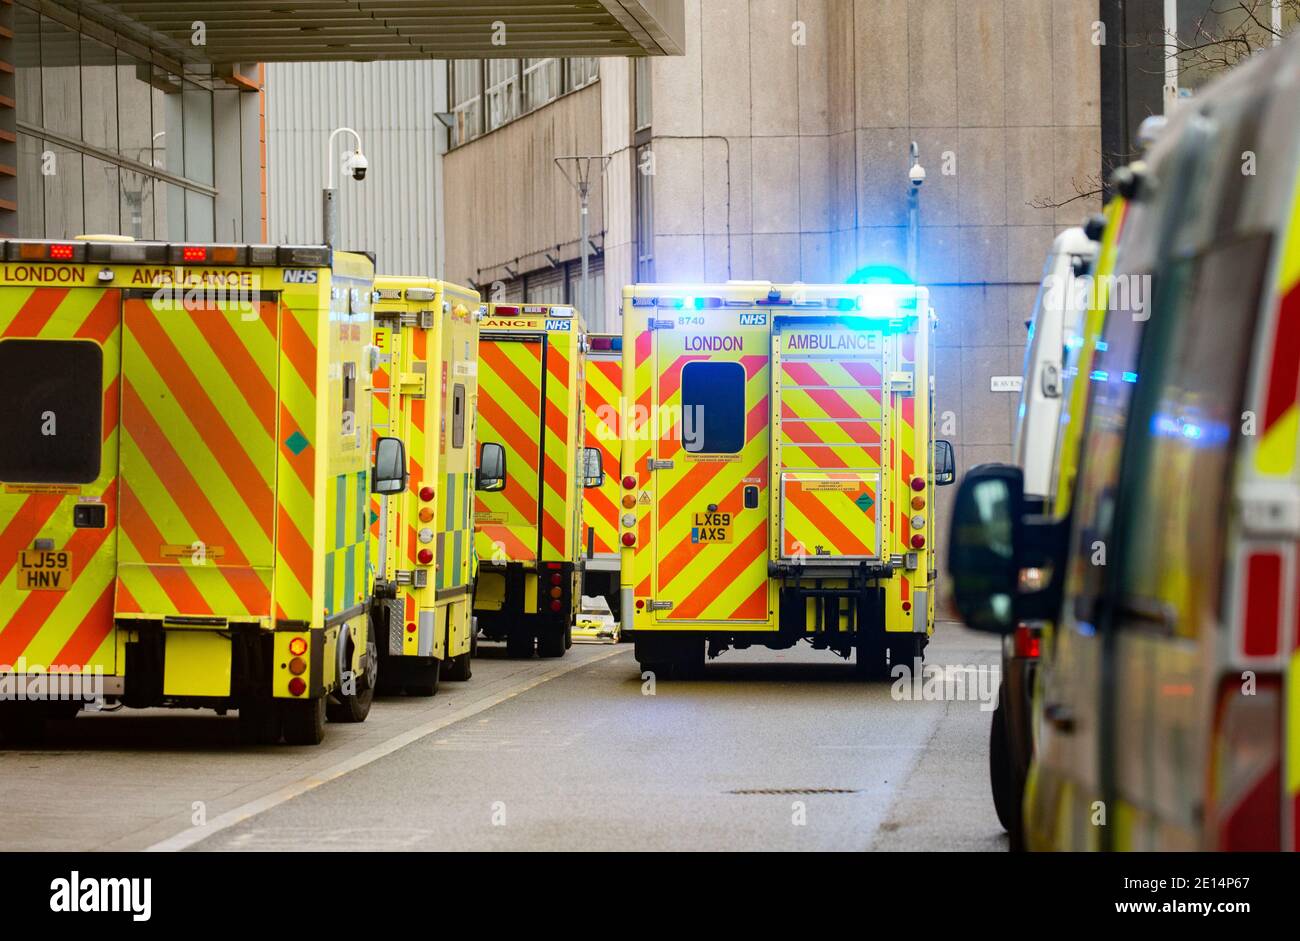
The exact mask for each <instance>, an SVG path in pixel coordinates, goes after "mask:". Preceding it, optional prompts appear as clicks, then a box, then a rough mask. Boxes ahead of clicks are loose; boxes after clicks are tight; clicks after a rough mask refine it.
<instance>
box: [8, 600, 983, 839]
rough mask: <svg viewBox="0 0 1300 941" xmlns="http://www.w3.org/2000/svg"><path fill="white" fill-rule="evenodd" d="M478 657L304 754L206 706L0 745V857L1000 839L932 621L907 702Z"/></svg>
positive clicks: (769, 667) (812, 678) (774, 659)
mask: <svg viewBox="0 0 1300 941" xmlns="http://www.w3.org/2000/svg"><path fill="white" fill-rule="evenodd" d="M479 651H480V657H479V658H478V659H477V660H476V661H475V667H474V678H473V679H472V680H471V681H470V682H469V683H465V684H452V683H446V682H444V683H443V685H442V689H441V691H440V692H439V693H438V695H437V696H436V697H435V698H434V699H431V700H426V699H408V698H398V699H386V700H381V701H380V702H378V703H377V704H376V706H375V708H374V709H373V711H372V712H371V716H370V718H369V720H368V721H366V722H365V723H363V724H361V725H357V726H337V725H331V726H329V727H328V729H327V735H326V742H325V744H324V745H322V746H320V747H317V748H291V747H288V746H276V747H243V746H240V745H239V744H238V735H237V729H236V720H235V719H234V718H233V717H227V718H222V717H218V716H216V715H215V714H212V713H178V712H170V711H163V710H149V711H143V712H129V711H123V712H118V713H114V714H101V715H83V716H82V717H80V718H78V719H77V720H75V721H73V722H65V723H57V724H55V725H53V726H52V732H51V735H50V740H49V743H48V744H47V746H46V747H45V748H43V749H40V750H30V751H7V752H0V781H3V782H4V788H3V789H4V792H5V799H4V800H3V801H2V802H0V849H4V850H14V849H69V850H73V849H77V850H84V849H155V850H182V849H198V850H264V851H265V850H271V851H274V850H280V849H306V850H345V849H372V850H426V849H522V850H540V849H573V850H577V849H653V850H691V849H742V850H743V849H783V850H786V849H788V850H797V849H843V850H863V849H883V850H892V849H904V850H944V849H962V850H1001V849H1005V847H1006V837H1005V836H1004V835H1003V833H1002V832H1001V828H1000V827H999V826H998V823H997V819H996V817H995V816H994V812H993V805H992V799H991V796H990V794H989V785H988V771H987V760H988V758H987V747H988V726H989V717H990V713H989V712H988V711H986V709H987V708H988V707H985V708H981V704H980V702H978V701H975V700H976V697H977V695H978V692H979V682H978V681H979V679H980V673H979V671H980V669H981V668H987V667H989V666H991V665H993V664H995V663H996V662H997V647H996V641H995V640H992V639H988V638H985V637H981V636H979V635H976V634H972V633H970V632H968V631H966V630H964V629H962V628H960V627H959V626H957V625H955V624H951V623H944V624H941V625H940V629H939V632H938V634H937V635H936V638H935V641H934V642H933V643H932V644H931V647H930V652H929V655H928V657H927V664H929V665H933V666H943V665H947V666H951V667H952V668H953V670H950V671H949V675H948V676H947V682H946V683H942V684H941V683H938V682H934V681H933V680H932V681H931V682H930V683H929V684H927V685H926V686H923V687H921V688H920V689H919V690H909V692H910V691H919V692H921V693H923V698H921V699H919V700H915V699H914V700H907V699H902V698H900V697H899V696H898V694H897V693H898V686H899V684H896V683H893V682H889V681H882V682H876V683H863V682H860V681H858V680H856V679H855V678H854V676H853V669H852V666H851V665H850V664H847V663H845V662H843V661H840V660H839V659H838V658H836V657H835V656H834V655H833V654H829V653H824V652H816V651H812V650H811V649H808V648H806V647H802V646H801V647H800V648H796V649H795V650H793V651H784V652H773V651H767V650H750V651H745V652H730V653H728V654H726V655H724V656H723V657H722V658H721V659H719V660H716V661H713V662H712V663H710V664H709V665H708V666H707V667H706V670H705V673H704V675H703V676H702V678H700V679H698V680H691V681H675V682H669V681H664V682H659V683H657V684H647V683H646V682H645V681H644V680H643V679H642V677H641V676H640V674H639V673H638V671H637V666H636V662H635V661H634V660H633V658H632V653H631V648H630V645H623V646H620V647H608V646H585V645H584V646H578V645H575V647H574V648H573V650H571V651H570V653H569V655H568V656H566V657H565V658H564V659H562V660H560V661H541V660H532V661H527V662H520V661H511V660H507V659H505V656H504V650H502V649H501V648H500V647H497V646H496V645H492V644H482V645H480V648H479ZM983 680H984V688H985V692H988V691H990V690H991V689H993V688H995V687H996V682H995V681H994V680H992V679H991V678H990V676H989V675H987V674H985V675H984V677H983ZM938 691H946V693H945V695H944V697H943V698H942V699H938V698H935V693H936V692H938ZM959 697H961V698H959Z"/></svg>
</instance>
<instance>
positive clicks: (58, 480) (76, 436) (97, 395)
mask: <svg viewBox="0 0 1300 941" xmlns="http://www.w3.org/2000/svg"><path fill="white" fill-rule="evenodd" d="M19 269H22V271H23V272H25V273H26V277H27V278H28V279H30V280H36V279H41V280H49V281H57V282H58V286H54V285H49V286H40V287H33V286H30V285H23V284H19V283H14V281H16V280H17V279H16V278H15V274H16V272H18V270H19ZM85 271H86V269H82V268H76V267H73V266H57V267H56V266H54V265H45V264H31V265H25V264H24V265H8V266H6V269H5V283H4V284H3V286H0V403H2V404H0V429H3V431H2V437H3V442H4V443H3V446H2V447H0V671H5V672H8V671H10V670H12V671H15V672H31V671H33V670H42V671H43V670H48V669H50V668H53V667H61V668H66V669H71V670H79V671H82V672H93V671H96V670H102V671H103V673H104V674H106V675H109V676H112V675H115V674H116V666H117V664H116V643H115V640H114V637H113V579H114V574H115V572H116V554H117V515H118V514H117V490H118V485H119V480H118V467H117V458H118V436H119V424H118V401H119V398H118V397H119V392H120V381H119V373H120V369H121V343H122V316H121V309H122V308H121V305H122V295H121V292H120V291H118V290H116V289H112V288H99V287H94V286H90V287H77V286H75V285H77V284H83V283H86V282H87V281H88V278H86V276H85ZM60 273H61V274H60ZM11 278H13V279H14V280H13V281H11V280H10V279H11ZM60 279H61V280H60ZM89 283H91V284H92V285H93V281H90V282H89Z"/></svg>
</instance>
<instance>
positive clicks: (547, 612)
mask: <svg viewBox="0 0 1300 941" xmlns="http://www.w3.org/2000/svg"><path fill="white" fill-rule="evenodd" d="M479 329H480V333H479V398H478V446H479V454H480V461H479V463H480V467H481V471H480V477H481V478H482V482H483V486H482V487H481V488H480V490H479V492H478V494H477V496H476V499H475V504H474V527H475V533H476V535H475V551H476V555H477V559H478V565H479V570H478V579H477V581H476V583H475V586H474V614H475V616H476V617H477V619H478V628H479V630H480V631H481V632H482V634H483V636H484V637H486V638H488V639H489V640H504V641H505V642H506V651H507V655H508V656H511V657H531V656H532V655H533V652H534V650H536V652H537V654H538V655H539V656H541V657H562V656H564V653H565V651H566V650H568V648H569V646H570V645H571V643H572V630H573V623H574V620H575V618H576V616H577V612H578V606H579V603H580V598H581V596H580V589H581V575H582V568H583V562H584V559H583V554H582V544H581V543H582V512H583V489H584V486H585V485H587V486H591V487H599V486H600V485H601V484H602V483H603V477H604V468H603V464H602V458H601V455H600V451H599V450H597V449H595V448H587V447H586V445H585V444H584V439H585V430H584V415H583V392H584V380H585V377H584V366H585V360H586V352H587V350H586V340H587V337H586V329H585V327H584V325H583V321H582V316H581V315H580V314H579V313H578V311H576V310H574V309H573V308H572V307H564V306H559V305H549V304H540V305H536V304H535V305H517V304H495V303H494V304H488V305H486V307H485V310H484V317H483V320H482V321H481V322H480V324H479Z"/></svg>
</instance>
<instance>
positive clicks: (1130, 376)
mask: <svg viewBox="0 0 1300 941" xmlns="http://www.w3.org/2000/svg"><path fill="white" fill-rule="evenodd" d="M1123 379H1124V381H1125V382H1137V381H1138V374H1137V373H1135V372H1126V373H1124V376H1123Z"/></svg>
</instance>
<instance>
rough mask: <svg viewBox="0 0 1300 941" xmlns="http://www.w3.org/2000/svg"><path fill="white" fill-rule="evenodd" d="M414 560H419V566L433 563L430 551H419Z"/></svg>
mask: <svg viewBox="0 0 1300 941" xmlns="http://www.w3.org/2000/svg"><path fill="white" fill-rule="evenodd" d="M416 558H417V559H419V560H420V564H421V565H428V564H429V563H431V562H432V561H433V551H432V550H431V549H421V550H420V552H419V555H417V556H416Z"/></svg>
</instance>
